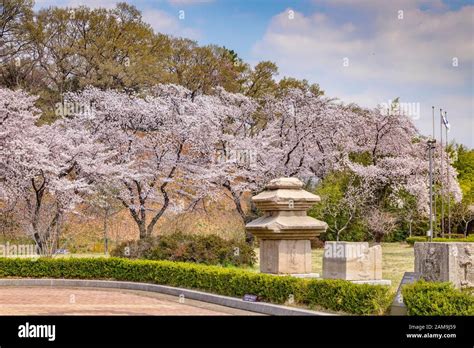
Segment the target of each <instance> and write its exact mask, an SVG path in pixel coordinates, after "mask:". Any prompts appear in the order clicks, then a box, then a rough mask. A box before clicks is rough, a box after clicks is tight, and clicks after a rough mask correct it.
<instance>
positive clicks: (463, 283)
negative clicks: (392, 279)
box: [415, 242, 474, 288]
mask: <svg viewBox="0 0 474 348" xmlns="http://www.w3.org/2000/svg"><path fill="white" fill-rule="evenodd" d="M473 255H474V243H456V242H452V243H451V242H449V243H440V242H427V243H415V272H419V273H420V274H421V278H423V279H425V280H426V281H437V282H451V283H453V284H454V286H455V287H457V288H463V287H473V286H474V269H473V262H474V258H473Z"/></svg>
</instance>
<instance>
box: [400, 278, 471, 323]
mask: <svg viewBox="0 0 474 348" xmlns="http://www.w3.org/2000/svg"><path fill="white" fill-rule="evenodd" d="M402 294H403V301H404V302H405V304H406V306H407V309H408V315H474V296H473V295H472V293H471V292H470V291H460V290H457V289H455V288H454V287H453V285H452V284H451V283H437V282H425V281H423V280H420V281H418V282H416V283H414V284H409V285H406V286H404V287H403V289H402Z"/></svg>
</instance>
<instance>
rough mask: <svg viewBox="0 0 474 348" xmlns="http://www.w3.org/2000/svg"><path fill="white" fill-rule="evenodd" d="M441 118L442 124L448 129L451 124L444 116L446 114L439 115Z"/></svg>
mask: <svg viewBox="0 0 474 348" xmlns="http://www.w3.org/2000/svg"><path fill="white" fill-rule="evenodd" d="M441 118H442V119H443V123H444V126H445V127H446V129H447V130H448V131H449V129H450V128H451V125H450V124H449V122H448V118H447V117H446V115H441Z"/></svg>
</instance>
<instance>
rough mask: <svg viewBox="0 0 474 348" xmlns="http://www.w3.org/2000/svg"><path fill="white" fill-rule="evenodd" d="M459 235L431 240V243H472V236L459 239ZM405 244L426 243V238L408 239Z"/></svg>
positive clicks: (473, 240) (473, 237)
mask: <svg viewBox="0 0 474 348" xmlns="http://www.w3.org/2000/svg"><path fill="white" fill-rule="evenodd" d="M458 236H459V235H456V237H453V238H433V242H452V243H463V242H474V235H472V236H467V238H459V237H458ZM406 242H407V243H408V244H410V245H414V244H415V242H428V238H427V237H422V236H418V237H408V238H407V239H406Z"/></svg>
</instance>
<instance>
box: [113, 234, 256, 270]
mask: <svg viewBox="0 0 474 348" xmlns="http://www.w3.org/2000/svg"><path fill="white" fill-rule="evenodd" d="M111 255H112V256H118V257H128V258H133V259H148V260H169V261H180V262H195V263H204V264H207V265H224V266H225V265H233V266H243V265H245V266H252V265H254V264H255V261H256V256H255V251H254V249H253V247H252V246H250V245H248V244H247V243H245V242H244V241H236V240H225V239H223V238H221V237H219V236H216V235H191V234H184V233H179V232H178V233H173V234H168V235H162V236H157V237H149V238H145V239H141V240H137V241H131V242H125V243H122V244H120V245H119V246H118V247H117V248H116V249H114V250H113V251H112V252H111Z"/></svg>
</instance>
